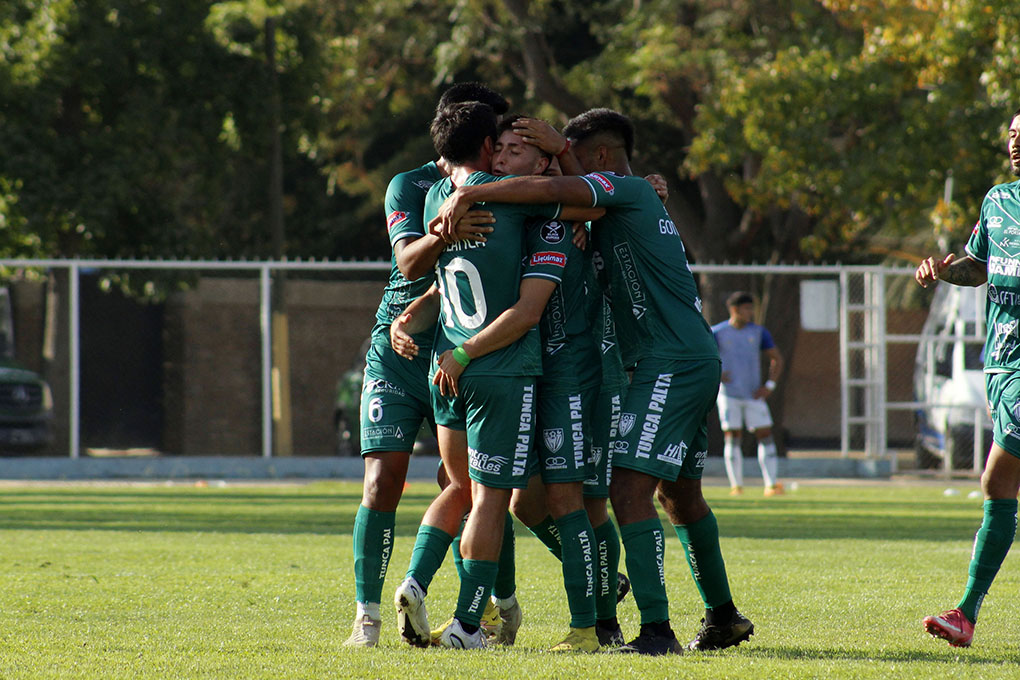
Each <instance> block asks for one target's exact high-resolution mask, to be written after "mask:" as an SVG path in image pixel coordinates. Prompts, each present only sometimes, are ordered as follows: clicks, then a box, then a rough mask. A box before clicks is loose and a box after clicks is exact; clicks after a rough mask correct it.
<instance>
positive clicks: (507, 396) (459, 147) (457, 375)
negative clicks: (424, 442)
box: [395, 103, 559, 647]
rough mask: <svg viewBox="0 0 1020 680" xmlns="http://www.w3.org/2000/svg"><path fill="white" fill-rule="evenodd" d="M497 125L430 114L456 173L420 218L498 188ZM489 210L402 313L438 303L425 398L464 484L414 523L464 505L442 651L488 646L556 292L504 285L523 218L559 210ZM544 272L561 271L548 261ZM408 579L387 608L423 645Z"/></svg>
mask: <svg viewBox="0 0 1020 680" xmlns="http://www.w3.org/2000/svg"><path fill="white" fill-rule="evenodd" d="M495 125H496V121H495V116H494V114H493V113H492V110H491V108H490V107H488V106H485V105H484V104H477V103H469V104H460V105H455V106H451V107H447V108H446V109H444V111H443V112H441V113H440V114H439V115H437V117H436V119H435V120H434V121H433V126H432V133H433V140H434V142H435V144H436V149H437V151H439V152H440V154H441V155H442V156H443V157H444V158H447V159H448V160H450V162H451V164H452V165H453V172H452V173H451V177H450V178H449V179H447V180H444V181H443V182H440V183H438V184H437V185H435V186H434V187H433V189H431V190H430V194H429V197H428V198H427V199H426V215H428V213H429V210H430V205H431V206H432V207H431V210H433V211H434V210H435V209H436V207H437V206H438V205H439V204H440V203H441V202H442V200H443V199H444V198H445V196H446V195H447V194H448V193H450V192H452V191H453V190H454V187H455V186H457V185H463V184H471V183H475V182H490V181H495V180H496V179H497V178H495V177H493V176H492V175H489V174H488V172H487V171H488V169H489V168H490V167H491V157H492V153H493V147H494V142H495ZM486 207H487V208H488V209H489V210H490V211H491V212H492V213H493V216H494V219H495V222H494V227H495V229H494V231H493V232H492V233H491V235H490V236H489V237H488V239H487V241H486V242H484V243H471V242H454V243H452V244H450V245H449V246H448V247H447V248H446V249H445V250H444V251H443V253H442V254H441V255H440V258H439V262H438V264H437V283H438V287H437V290H438V291H440V294H439V295H438V296H436V295H431V296H429V297H427V298H426V297H423V298H422V299H420V300H419V302H418V303H416V305H412V306H411V307H409V308H408V314H407V315H408V316H410V317H411V320H412V321H413V320H414V318H415V317H417V318H418V319H419V320H420V319H424V318H426V315H425V314H423V313H421V312H420V311H419V309H420V308H421V307H422V306H423V304H426V301H428V300H433V299H435V298H436V297H438V306H439V308H440V324H439V327H440V329H441V330H442V332H441V333H437V336H436V345H435V353H436V354H437V355H438V359H437V364H438V369H437V370H436V372H435V375H434V378H433V384H434V385H436V386H437V387H438V389H433V407H434V410H435V411H436V421H437V424H438V425H439V427H438V430H439V443H440V454H441V456H442V457H443V462H444V466H445V468H446V470H447V474H448V475H449V476H450V478H451V480H456V481H457V482H458V483H463V481H464V480H463V477H464V476H465V473H466V476H468V477H470V486H471V494H470V496H469V497H467V498H465V497H464V496H463V495H458V496H456V497H446V498H443V497H442V495H441V497H440V498H438V499H437V502H434V503H433V505H432V506H430V509H429V511H428V512H427V513H426V517H425V518H424V520H423V526H425V525H428V524H429V523H430V522H433V521H436V522H440V523H445V525H444V526H442V527H438V526H437V527H436V528H438V529H442V530H443V531H444V533H447V534H449V535H452V533H456V525H457V524H459V520H460V516H461V515H462V514H463V512H464V511H465V510H467V509H468V508H471V512H470V514H469V515H468V520H467V523H466V525H465V527H464V530H463V535H462V540H461V552H462V554H463V557H464V559H463V563H462V572H461V594H460V597H459V599H458V604H457V610H456V613H455V620H454V622H453V624H452V625H451V626H449V627H448V628H446V630H444V631H443V634H442V638H441V641H442V644H444V645H446V646H449V647H480V646H484V645H485V638H484V636H483V635H482V634H481V631H480V630H479V623H480V616H481V613H482V607H483V603H484V602H485V601H487V600H488V597H489V592H490V591H491V589H492V586H493V582H494V580H495V575H496V569H497V559H498V558H499V555H500V551H501V541H500V537H501V536H502V535H503V525H504V520H505V517H506V513H507V508H508V506H509V499H510V490H511V489H512V488H513V487H515V486H520V485H521V484H522V482H521V480H522V479H524V473H525V471H526V470H527V467H528V461H529V458H530V455H531V438H532V435H533V430H534V398H535V385H534V382H535V376H537V375H538V374H539V373H540V372H541V359H540V352H539V345H538V334H537V330H536V329H535V328H534V325H535V324H536V323H537V321H538V319H539V318H540V316H541V311H542V309H543V308H544V307H545V303H546V301H547V300H548V297H549V295H550V294H551V292H552V289H553V288H555V284H556V281H555V280H552V279H551V278H545V277H542V276H534V277H529V278H525V279H524V280H522V281H521V284H520V290H519V291H518V290H517V289H515V287H513V286H507V285H506V283H507V281H508V280H509V281H517V280H520V278H521V259H522V255H523V252H524V241H523V225H524V221H525V220H526V219H527V218H528V217H529V216H532V215H535V216H545V217H549V218H553V217H556V216H558V213H559V206H558V205H555V204H553V205H546V206H535V207H522V206H515V205H506V206H499V205H490V206H486ZM547 266H548V267H556V266H559V265H558V263H556V262H555V261H551V262H549V263H548V264H547ZM409 327H410V326H409ZM412 330H414V329H412ZM481 347H484V349H485V353H484V354H483V353H481V352H480V351H479V348H481ZM468 364H470V367H468ZM466 367H467V369H466V370H465V368H466ZM462 372H463V376H461V373H462ZM444 493H445V492H444ZM439 506H443V507H439ZM409 574H410V575H409V577H408V578H407V579H405V581H404V583H402V584H401V586H400V588H398V590H397V596H396V598H395V601H396V602H397V605H398V610H401V611H402V612H403V616H404V617H405V620H406V621H407V622H408V624H409V627H410V628H412V629H413V630H412V631H408V632H405V633H404V634H405V637H408V638H409V639H410V637H411V636H418V637H420V638H425V637H426V636H428V635H429V631H428V626H427V617H426V616H425V606H424V591H423V590H422V589H421V588H420V587H419V586H418V584H417V582H416V581H417V579H416V577H415V575H414V574H412V573H410V572H409Z"/></svg>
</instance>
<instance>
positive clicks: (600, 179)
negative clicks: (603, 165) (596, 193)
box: [586, 172, 616, 196]
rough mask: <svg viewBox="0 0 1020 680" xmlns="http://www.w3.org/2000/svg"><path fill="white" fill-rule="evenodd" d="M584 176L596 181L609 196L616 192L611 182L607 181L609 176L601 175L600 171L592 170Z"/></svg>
mask: <svg viewBox="0 0 1020 680" xmlns="http://www.w3.org/2000/svg"><path fill="white" fill-rule="evenodd" d="M586 177H590V178H591V179H593V180H595V181H596V182H597V183H598V185H599V186H600V187H602V190H603V191H605V192H606V193H607V194H609V195H610V196H612V195H613V193H615V192H616V187H614V186H613V183H612V182H610V181H609V178H608V177H606V176H605V175H603V174H602V173H599V172H592V173H589V174H588V175H586Z"/></svg>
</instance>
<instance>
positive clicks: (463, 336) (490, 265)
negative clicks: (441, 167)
mask: <svg viewBox="0 0 1020 680" xmlns="http://www.w3.org/2000/svg"><path fill="white" fill-rule="evenodd" d="M503 179H506V178H505V177H496V176H495V175H490V174H488V173H485V172H475V173H473V174H472V175H471V176H470V177H468V179H467V180H466V184H467V185H473V184H485V183H488V182H498V181H501V180H503ZM454 189H455V187H454V186H453V183H452V182H451V181H450V179H449V178H446V179H444V180H442V181H440V182H437V183H436V184H435V185H434V186H433V187H432V188H431V189H430V190H429V193H428V196H427V197H426V199H425V223H426V224H428V222H429V221H430V220H431V219H432V218H433V217H435V216H436V215H437V214H438V212H439V207H440V206H441V205H442V204H443V201H445V200H446V199H447V198H448V197H449V196H450V194H452V193H453V192H454ZM479 205H480V206H483V207H484V208H485V209H486V210H489V211H491V212H492V214H493V217H494V219H495V221H494V223H493V224H492V225H491V226H492V227H493V231H492V233H491V234H488V235H487V236H486V241H485V242H484V243H478V242H474V241H458V242H457V243H454V244H451V245H449V246H447V247H446V249H445V250H443V252H442V253H441V254H440V256H439V261H438V262H437V263H436V282H437V283H438V285H439V290H440V292H441V294H442V307H441V310H440V314H439V324H438V327H437V330H436V339H435V345H434V347H435V350H434V351H435V353H436V354H442V353H443V352H444V351H446V350H447V349H452V348H454V347H457V346H458V345H460V344H462V343H463V342H464V341H465V340H468V339H469V338H472V337H474V336H475V335H476V334H477V333H478V332H480V331H481V330H483V329H485V328H487V327H488V326H489V324H491V323H492V322H493V321H494V320H495V319H496V317H498V316H499V315H500V314H502V313H503V312H504V311H506V310H507V309H509V308H510V307H513V306H514V304H515V303H516V302H517V300H518V299H519V298H520V285H521V276H522V273H523V269H522V265H523V262H522V261H523V259H524V254H525V249H524V236H525V224H526V223H527V222H528V221H529V218H531V217H542V218H545V219H555V218H556V217H558V216H559V211H560V207H559V205H557V204H552V205H525V204H513V203H486V204H479ZM562 264H563V263H562V262H561V261H558V260H557V259H556V258H552V259H551V260H549V261H546V262H544V263H539V262H536V268H535V269H534V270H532V271H531V272H530V274H529V275H530V276H547V277H550V278H558V277H559V274H560V272H561V271H562ZM541 265H544V266H541ZM541 374H542V358H541V346H540V342H539V332H538V327H537V326H536V327H535V328H533V329H531V331H529V332H527V333H525V334H524V335H523V336H521V337H520V338H519V339H518V340H516V341H515V342H513V343H511V344H510V345H509V346H507V347H504V348H502V349H499V350H496V351H495V352H490V353H489V354H486V355H485V356H481V357H478V358H477V359H474V360H472V361H471V363H470V364H469V365H468V367H467V369H466V370H465V371H464V375H472V376H474V375H503V376H537V375H541Z"/></svg>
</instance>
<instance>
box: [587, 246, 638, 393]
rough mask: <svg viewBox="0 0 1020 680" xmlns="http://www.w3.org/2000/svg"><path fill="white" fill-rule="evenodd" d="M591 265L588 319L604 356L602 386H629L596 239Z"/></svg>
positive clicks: (607, 387)
mask: <svg viewBox="0 0 1020 680" xmlns="http://www.w3.org/2000/svg"><path fill="white" fill-rule="evenodd" d="M588 252H590V253H591V266H590V267H588V272H587V276H588V281H589V283H588V289H589V291H590V293H589V296H588V319H589V322H588V323H589V325H590V326H591V332H592V337H594V338H595V343H596V345H597V346H598V347H599V353H600V354H601V356H602V389H603V390H609V391H613V390H616V389H618V388H621V387H626V386H627V384H628V383H629V382H630V381H629V380H628V379H627V371H625V370H624V368H623V357H622V356H621V355H620V344H619V343H618V342H617V341H616V323H615V322H614V321H613V305H612V300H610V298H609V277H608V272H607V271H606V267H605V259H604V258H603V257H602V253H600V252H599V251H598V249H597V248H596V247H595V244H594V242H593V239H592V242H591V243H589V247H588Z"/></svg>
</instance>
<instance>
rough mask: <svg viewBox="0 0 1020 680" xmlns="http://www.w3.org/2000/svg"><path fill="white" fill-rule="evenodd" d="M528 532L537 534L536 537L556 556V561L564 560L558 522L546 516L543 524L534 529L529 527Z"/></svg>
mask: <svg viewBox="0 0 1020 680" xmlns="http://www.w3.org/2000/svg"><path fill="white" fill-rule="evenodd" d="M528 531H530V532H531V533H533V534H535V537H536V538H538V540H540V541H542V543H543V544H544V545H545V547H546V548H548V549H549V552H551V553H552V554H553V555H555V556H556V559H558V560H562V559H563V547H562V546H561V545H560V533H559V529H557V528H556V522H554V521H553V518H552V516H550V515H546V516H545V519H543V520H542V521H541V522H539V523H538V524H536V525H535V526H533V527H528Z"/></svg>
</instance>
